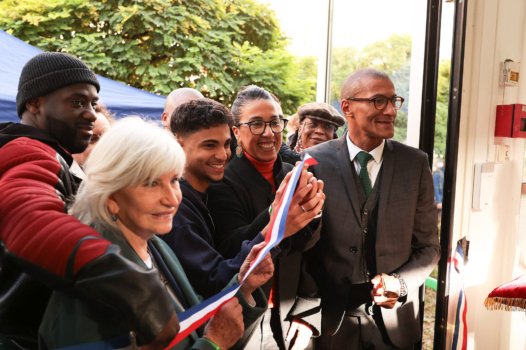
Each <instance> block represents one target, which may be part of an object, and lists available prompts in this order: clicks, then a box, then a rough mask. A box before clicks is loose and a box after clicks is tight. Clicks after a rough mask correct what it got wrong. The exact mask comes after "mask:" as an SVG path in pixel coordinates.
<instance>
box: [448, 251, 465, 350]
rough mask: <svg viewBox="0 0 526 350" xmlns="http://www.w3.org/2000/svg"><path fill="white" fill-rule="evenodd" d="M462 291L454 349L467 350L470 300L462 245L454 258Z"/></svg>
mask: <svg viewBox="0 0 526 350" xmlns="http://www.w3.org/2000/svg"><path fill="white" fill-rule="evenodd" d="M453 264H454V266H455V270H456V273H457V274H458V281H459V283H460V291H459V294H458V305H457V314H456V316H455V332H454V334H453V344H452V346H451V349H452V350H466V349H467V346H468V324H467V322H466V316H467V312H468V300H467V298H466V289H465V288H464V253H463V252H462V247H460V246H458V247H457V251H456V253H455V257H454V258H453Z"/></svg>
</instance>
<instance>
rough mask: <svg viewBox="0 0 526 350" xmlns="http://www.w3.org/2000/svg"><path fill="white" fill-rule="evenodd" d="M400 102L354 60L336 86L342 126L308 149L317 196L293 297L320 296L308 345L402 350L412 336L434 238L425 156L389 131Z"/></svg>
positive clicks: (376, 74)
mask: <svg viewBox="0 0 526 350" xmlns="http://www.w3.org/2000/svg"><path fill="white" fill-rule="evenodd" d="M403 102H404V99H403V98H402V97H400V96H397V95H396V90H395V87H394V84H393V82H392V81H391V79H390V78H389V76H388V75H387V74H385V73H384V72H382V71H379V70H377V69H372V68H364V69H359V70H357V71H355V72H353V73H351V74H350V75H349V76H348V77H347V78H346V79H345V81H344V83H343V86H342V89H341V109H342V111H343V114H344V115H345V118H346V119H347V122H348V123H349V131H348V132H347V133H345V134H344V135H343V136H342V137H341V138H339V139H337V140H332V141H329V142H325V143H323V144H320V145H318V146H314V147H312V148H309V149H308V152H309V154H310V155H311V156H312V157H314V159H316V161H317V162H318V164H317V165H314V166H312V167H311V168H310V171H312V173H313V174H314V175H315V176H316V178H318V179H321V180H323V181H324V183H325V188H324V191H325V193H326V195H327V198H326V200H325V205H324V210H323V226H322V230H321V238H320V240H319V242H318V243H317V245H316V247H314V248H313V249H311V250H310V251H309V252H307V253H305V254H306V256H307V255H310V256H308V258H307V259H306V260H307V267H306V269H305V270H304V271H306V272H305V273H304V274H303V276H302V279H301V280H302V281H303V282H302V288H301V291H302V293H303V294H305V295H300V296H301V297H303V298H307V299H308V298H309V297H312V298H319V297H321V307H320V308H319V309H316V310H312V312H321V336H320V337H319V338H318V339H317V342H316V349H317V350H319V349H321V350H339V349H363V350H370V349H376V350H387V349H405V350H412V349H413V347H414V345H415V343H416V342H417V341H418V340H419V339H420V338H421V335H422V333H421V329H420V323H419V320H420V312H423V310H420V307H419V306H420V305H419V293H418V290H419V287H420V286H421V285H422V284H423V283H424V282H425V279H426V278H427V276H429V274H430V273H431V271H432V270H433V268H434V267H435V266H436V264H437V262H438V260H439V257H440V245H439V242H438V227H437V215H436V205H435V201H434V186H433V179H432V176H431V170H430V167H429V161H428V159H427V156H426V154H425V153H424V152H422V151H420V150H418V149H415V148H412V147H409V146H406V145H404V144H402V143H399V142H396V141H393V140H390V139H391V138H392V137H393V136H394V122H395V119H396V114H397V110H398V109H400V107H401V106H402V103H403ZM313 282H314V283H313ZM314 286H315V287H314Z"/></svg>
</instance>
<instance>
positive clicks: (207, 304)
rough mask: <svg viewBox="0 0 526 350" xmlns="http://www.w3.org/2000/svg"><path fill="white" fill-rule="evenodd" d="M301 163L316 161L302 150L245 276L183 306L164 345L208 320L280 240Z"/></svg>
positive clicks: (311, 163)
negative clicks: (174, 332)
mask: <svg viewBox="0 0 526 350" xmlns="http://www.w3.org/2000/svg"><path fill="white" fill-rule="evenodd" d="M303 164H308V165H309V166H311V165H315V164H318V163H317V162H316V160H314V158H312V157H311V156H310V155H309V154H305V158H304V159H303V161H302V162H301V164H300V165H299V166H297V167H295V168H294V170H293V172H292V176H291V178H290V180H289V182H288V184H287V187H286V188H285V193H284V194H283V196H282V197H281V199H280V202H279V204H278V208H277V211H278V213H277V215H276V216H275V217H274V218H273V219H272V221H271V222H270V227H269V233H268V234H267V237H266V238H265V242H266V245H265V247H263V249H261V250H260V251H259V254H258V255H257V256H256V258H255V259H254V261H253V262H252V263H251V266H250V268H249V270H248V271H247V273H246V274H245V277H244V278H243V280H242V281H241V283H240V284H238V285H235V286H232V287H230V288H228V289H226V290H223V291H221V292H220V293H218V294H216V295H214V296H213V297H211V298H209V299H207V300H205V301H203V302H202V303H200V304H199V305H196V306H194V307H191V308H189V309H187V310H185V311H184V312H182V313H180V314H178V315H177V318H179V326H180V329H179V333H178V334H177V336H176V337H175V339H174V340H173V341H172V342H171V343H170V345H169V346H168V347H167V348H166V349H170V348H171V347H173V346H175V345H176V344H177V343H179V342H180V341H181V340H183V339H184V338H186V337H187V336H188V335H190V333H192V332H193V331H195V330H196V329H197V328H199V327H200V326H201V325H202V324H203V323H205V322H206V321H208V320H209V319H210V318H211V317H212V316H214V315H215V314H216V313H217V311H219V309H220V308H221V306H223V305H224V304H225V303H226V302H228V301H229V300H230V299H232V297H234V295H236V293H237V291H238V290H239V288H241V285H242V284H243V282H244V281H245V280H246V279H247V277H248V276H249V275H250V273H251V272H252V271H253V270H254V269H255V268H256V267H257V266H258V265H259V263H260V262H261V261H262V260H263V258H264V257H265V256H266V255H267V253H268V252H270V250H271V249H272V248H274V247H275V246H277V245H278V244H279V243H280V242H281V240H282V239H283V236H284V235H285V226H286V224H287V214H288V212H289V206H290V202H291V201H292V197H293V195H294V190H295V188H296V185H297V183H298V180H299V177H300V174H301V170H302V169H303Z"/></svg>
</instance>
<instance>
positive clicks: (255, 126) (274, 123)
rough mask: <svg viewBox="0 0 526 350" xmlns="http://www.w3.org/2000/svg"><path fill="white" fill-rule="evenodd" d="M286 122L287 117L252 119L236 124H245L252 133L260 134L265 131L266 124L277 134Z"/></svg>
mask: <svg viewBox="0 0 526 350" xmlns="http://www.w3.org/2000/svg"><path fill="white" fill-rule="evenodd" d="M288 122H289V121H288V119H284V118H276V119H272V120H270V121H268V122H265V121H263V120H254V121H252V122H246V123H240V124H238V125H237V126H241V125H247V126H248V128H249V129H250V132H251V133H252V134H253V135H262V134H264V133H265V130H266V129H267V125H268V126H269V127H270V130H272V132H273V133H274V134H279V133H280V132H282V131H283V129H285V127H286V126H287V123H288Z"/></svg>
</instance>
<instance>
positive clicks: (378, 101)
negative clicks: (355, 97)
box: [374, 96, 402, 110]
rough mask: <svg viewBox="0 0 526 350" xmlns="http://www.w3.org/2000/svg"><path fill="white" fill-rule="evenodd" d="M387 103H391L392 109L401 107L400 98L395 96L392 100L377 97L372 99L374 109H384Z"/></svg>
mask: <svg viewBox="0 0 526 350" xmlns="http://www.w3.org/2000/svg"><path fill="white" fill-rule="evenodd" d="M388 101H391V104H392V105H393V108H394V109H396V110H398V109H400V107H402V98H401V97H399V96H395V97H393V98H392V99H388V98H387V97H385V96H378V97H377V98H375V99H374V106H375V107H376V109H384V108H385V107H387V102H388Z"/></svg>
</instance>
